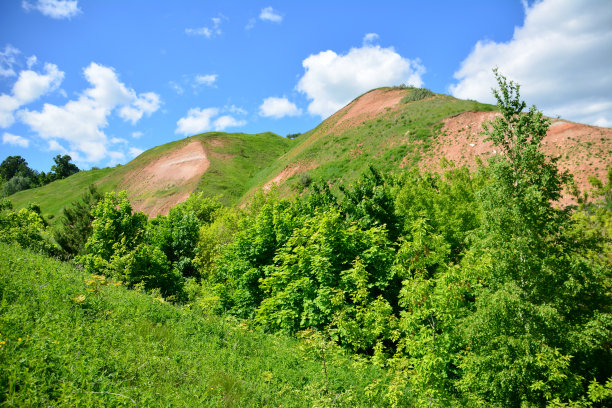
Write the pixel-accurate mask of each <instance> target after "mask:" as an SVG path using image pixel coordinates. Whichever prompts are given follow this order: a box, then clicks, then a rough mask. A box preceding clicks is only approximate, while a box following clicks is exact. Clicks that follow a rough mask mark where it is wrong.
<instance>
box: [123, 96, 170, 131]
mask: <svg viewBox="0 0 612 408" xmlns="http://www.w3.org/2000/svg"><path fill="white" fill-rule="evenodd" d="M160 106H161V99H160V98H159V95H157V94H156V93H154V92H145V93H141V94H140V95H138V97H137V98H136V99H134V100H133V101H132V103H131V105H127V106H124V107H123V108H121V109H120V110H119V116H120V117H121V118H122V119H124V120H125V121H130V122H132V125H134V124H136V122H138V121H139V120H140V118H142V116H143V115H147V116H151V114H152V113H153V112H155V111H156V110H158V109H159V107H160Z"/></svg>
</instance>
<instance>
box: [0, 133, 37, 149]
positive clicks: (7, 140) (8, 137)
mask: <svg viewBox="0 0 612 408" xmlns="http://www.w3.org/2000/svg"><path fill="white" fill-rule="evenodd" d="M2 143H4V144H10V145H13V146H20V147H28V146H29V145H30V141H29V140H28V139H26V138H25V137H21V136H17V135H12V134H10V133H6V132H5V133H4V135H2Z"/></svg>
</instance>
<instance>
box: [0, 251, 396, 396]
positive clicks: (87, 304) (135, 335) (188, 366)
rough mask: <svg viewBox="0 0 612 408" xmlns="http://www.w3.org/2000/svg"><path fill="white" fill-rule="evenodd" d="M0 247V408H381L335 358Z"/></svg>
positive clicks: (377, 376) (364, 370) (356, 374)
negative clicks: (323, 359) (194, 407)
mask: <svg viewBox="0 0 612 408" xmlns="http://www.w3.org/2000/svg"><path fill="white" fill-rule="evenodd" d="M100 282H101V281H100V280H96V279H95V278H92V277H91V276H88V275H86V274H84V273H83V272H82V271H79V270H76V269H74V268H73V267H71V266H70V265H68V264H65V263H61V262H58V261H55V260H52V259H49V258H46V257H44V256H41V255H37V254H34V253H32V252H29V251H25V250H22V249H20V248H18V247H14V246H9V245H6V244H0V299H1V301H0V405H3V406H56V405H59V406H134V404H135V405H136V406H177V407H179V406H203V407H217V406H219V407H221V406H223V407H227V406H236V407H251V406H291V407H312V406H330V405H331V401H332V400H335V405H334V406H346V407H354V406H384V405H385V404H384V402H382V401H380V400H378V398H382V395H380V394H381V393H380V392H378V391H380V390H381V389H380V388H378V386H377V385H372V386H370V389H369V392H368V394H369V395H370V396H366V387H367V386H368V385H369V384H379V383H380V385H381V386H384V385H385V384H387V385H388V384H389V382H388V378H387V377H386V374H385V373H384V372H383V371H382V370H380V369H378V368H376V367H374V366H371V365H368V364H366V363H363V362H360V363H356V362H355V361H354V360H351V359H350V358H349V357H347V356H346V355H344V354H343V353H341V352H340V351H338V350H336V349H332V348H328V349H327V352H326V363H327V376H328V378H329V379H328V380H327V388H328V389H329V393H327V392H325V388H326V387H325V384H326V380H325V374H324V372H323V365H322V361H321V358H320V356H321V354H320V349H318V348H309V347H305V346H304V343H299V342H298V341H296V340H294V339H290V338H286V337H281V336H272V335H266V334H263V333H260V332H253V331H252V330H249V329H248V327H246V326H245V325H244V324H240V323H239V322H237V321H229V320H227V319H224V318H222V317H219V316H213V315H209V314H207V313H206V312H205V310H202V309H198V308H196V307H195V306H193V307H186V306H184V307H178V306H174V305H171V304H168V303H164V302H163V301H161V300H158V299H155V298H154V297H152V296H150V295H146V294H143V293H138V292H135V291H130V290H126V289H125V288H124V287H122V286H113V285H112V284H107V285H101V284H100Z"/></svg>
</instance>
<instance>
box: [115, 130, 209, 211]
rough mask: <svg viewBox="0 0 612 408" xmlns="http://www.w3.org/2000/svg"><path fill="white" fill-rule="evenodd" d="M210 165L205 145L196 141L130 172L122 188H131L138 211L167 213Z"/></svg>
mask: <svg viewBox="0 0 612 408" xmlns="http://www.w3.org/2000/svg"><path fill="white" fill-rule="evenodd" d="M209 165H210V162H209V160H208V158H207V157H206V152H205V151H204V148H203V147H202V144H201V143H200V142H199V141H197V140H194V141H191V142H189V143H187V144H185V145H184V146H182V147H180V148H178V149H176V150H174V151H171V152H169V153H168V154H165V155H164V156H161V157H159V158H157V159H155V160H153V161H151V162H150V163H148V164H146V165H145V166H143V167H140V168H137V169H134V170H132V171H130V172H129V173H127V174H126V175H125V176H124V177H123V180H122V181H121V183H119V189H126V190H127V191H128V196H129V197H130V201H131V202H132V206H133V208H134V210H138V211H143V212H145V213H146V214H148V215H149V216H150V217H154V216H156V215H158V214H164V215H166V214H168V211H169V210H170V208H171V207H172V206H174V205H176V204H178V203H180V202H183V201H185V200H186V199H187V197H189V194H190V193H191V192H192V191H193V190H194V189H195V188H196V187H197V185H198V182H199V180H200V177H201V176H202V174H204V172H205V171H206V170H207V169H208V166H209ZM164 192H168V193H167V195H165V194H164Z"/></svg>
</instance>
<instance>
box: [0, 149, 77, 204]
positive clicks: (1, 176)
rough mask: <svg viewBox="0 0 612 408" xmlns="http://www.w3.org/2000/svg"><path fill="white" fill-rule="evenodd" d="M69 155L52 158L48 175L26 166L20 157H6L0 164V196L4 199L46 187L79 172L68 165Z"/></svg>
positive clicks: (26, 163) (71, 165)
mask: <svg viewBox="0 0 612 408" xmlns="http://www.w3.org/2000/svg"><path fill="white" fill-rule="evenodd" d="M71 160H72V157H70V156H69V155H67V154H65V155H63V156H62V155H59V154H58V155H57V156H55V157H54V158H53V161H54V162H55V164H54V165H53V166H51V170H50V171H49V172H48V173H45V172H44V171H43V172H41V173H39V172H38V171H36V170H33V169H31V168H30V167H29V166H28V162H27V161H26V160H25V159H24V158H23V157H21V156H8V157H7V158H6V159H4V161H3V162H2V163H0V187H1V196H2V197H6V196H9V195H11V194H15V193H16V192H18V191H22V190H27V189H30V188H34V187H40V186H44V185H47V184H49V183H51V182H52V181H55V180H61V179H65V178H66V177H69V176H71V175H73V174H76V173H78V172H79V168H78V167H77V166H76V165H75V164H74V163H70V161H71Z"/></svg>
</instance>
